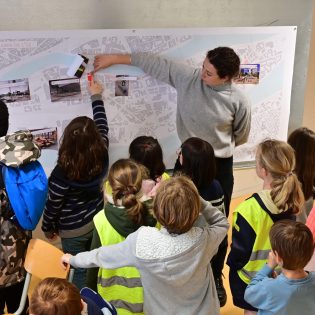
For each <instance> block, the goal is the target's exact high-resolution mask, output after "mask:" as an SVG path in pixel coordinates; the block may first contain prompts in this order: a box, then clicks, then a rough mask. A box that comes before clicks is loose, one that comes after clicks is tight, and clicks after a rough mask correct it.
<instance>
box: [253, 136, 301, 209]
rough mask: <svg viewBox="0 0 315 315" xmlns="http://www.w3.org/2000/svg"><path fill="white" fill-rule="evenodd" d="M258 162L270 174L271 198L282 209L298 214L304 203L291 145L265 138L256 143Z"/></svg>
mask: <svg viewBox="0 0 315 315" xmlns="http://www.w3.org/2000/svg"><path fill="white" fill-rule="evenodd" d="M257 158H258V163H259V164H260V166H262V167H263V168H265V170H266V171H267V172H268V173H269V174H270V175H271V177H272V183H271V193H270V195H271V198H272V200H273V202H274V203H275V205H276V206H277V207H278V208H279V209H280V210H281V211H282V212H285V211H288V210H290V211H291V212H292V214H298V213H299V212H300V210H301V208H302V206H303V204H304V195H303V192H302V188H301V184H300V182H299V180H298V178H297V176H296V175H295V174H294V173H293V170H294V168H295V155H294V150H293V149H292V147H291V146H290V145H289V144H287V143H286V142H284V141H279V140H265V141H263V142H262V143H260V144H259V145H258V151H257Z"/></svg>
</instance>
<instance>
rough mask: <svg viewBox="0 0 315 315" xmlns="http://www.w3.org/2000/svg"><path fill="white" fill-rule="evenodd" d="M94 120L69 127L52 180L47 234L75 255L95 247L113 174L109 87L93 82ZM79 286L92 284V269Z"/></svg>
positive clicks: (80, 273)
mask: <svg viewBox="0 0 315 315" xmlns="http://www.w3.org/2000/svg"><path fill="white" fill-rule="evenodd" d="M89 91H90V93H91V101H92V110H93V120H92V119H91V118H89V117H86V116H80V117H77V118H74V119H73V120H72V121H71V122H70V123H69V125H68V126H67V127H66V128H65V131H64V134H63V137H62V142H61V145H60V148H59V152H58V161H57V165H56V167H55V168H54V169H53V171H52V173H51V175H50V178H49V193H48V199H47V202H46V206H45V209H44V215H43V222H42V230H43V232H44V233H45V236H46V237H47V238H48V239H51V240H53V239H54V238H56V237H57V236H58V235H59V236H60V238H61V244H62V249H63V250H64V251H66V252H70V253H73V254H76V253H79V252H83V251H86V250H88V249H90V247H91V241H92V236H93V217H94V215H95V214H96V213H97V212H98V211H99V210H101V209H103V207H104V198H103V192H102V183H103V181H104V177H105V175H106V173H107V170H108V125H107V117H106V113H105V108H104V103H103V101H102V95H101V94H102V91H103V88H102V86H101V85H100V84H98V83H96V82H94V81H91V83H90V85H89ZM73 283H74V284H75V285H76V286H78V288H79V289H80V288H82V287H84V286H85V285H86V270H83V269H76V270H75V272H74V278H73Z"/></svg>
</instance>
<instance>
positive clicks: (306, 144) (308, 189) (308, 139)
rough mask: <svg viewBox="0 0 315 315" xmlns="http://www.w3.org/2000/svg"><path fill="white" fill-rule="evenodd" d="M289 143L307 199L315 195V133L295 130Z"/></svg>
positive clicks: (301, 129) (305, 129)
mask: <svg viewBox="0 0 315 315" xmlns="http://www.w3.org/2000/svg"><path fill="white" fill-rule="evenodd" d="M288 143H289V144H290V145H291V146H292V148H293V149H294V151H295V158H296V165H295V173H296V175H297V177H298V179H299V181H300V182H301V184H302V189H303V193H304V197H305V199H309V198H310V197H313V195H314V186H315V133H314V132H313V131H312V130H310V129H308V128H305V127H301V128H298V129H296V130H294V131H293V132H292V133H291V134H290V136H289V138H288Z"/></svg>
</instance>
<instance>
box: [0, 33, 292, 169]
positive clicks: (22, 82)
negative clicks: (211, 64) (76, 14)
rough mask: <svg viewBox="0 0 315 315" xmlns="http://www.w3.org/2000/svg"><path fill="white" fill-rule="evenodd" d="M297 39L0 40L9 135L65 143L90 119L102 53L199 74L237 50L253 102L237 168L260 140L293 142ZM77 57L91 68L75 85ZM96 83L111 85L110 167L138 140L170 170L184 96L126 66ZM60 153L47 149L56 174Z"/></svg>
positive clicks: (144, 36)
mask: <svg viewBox="0 0 315 315" xmlns="http://www.w3.org/2000/svg"><path fill="white" fill-rule="evenodd" d="M295 38H296V28H295V27H256V28H209V29H154V30H150V29H147V30H77V31H42V32H39V31H36V32H0V99H3V100H4V101H5V102H6V103H7V104H8V107H9V112H10V131H14V130H17V129H22V128H27V129H31V130H39V129H44V130H45V129H48V130H50V129H51V130H54V133H53V134H54V137H56V134H57V138H58V141H55V142H54V143H57V144H58V142H59V140H60V138H61V136H62V133H63V130H64V128H65V126H66V125H67V124H68V123H69V121H70V120H71V119H73V118H74V117H76V116H80V115H87V116H90V117H91V116H92V110H91V105H90V97H89V93H88V90H87V84H88V82H87V74H88V73H89V72H90V71H92V69H93V59H94V56H95V55H97V54H102V53H119V54H120V53H121V54H124V53H130V52H148V53H156V54H163V55H165V56H168V57H169V58H172V59H175V60H179V61H181V62H183V63H186V64H189V65H191V66H192V67H201V65H202V62H203V59H204V57H205V55H206V53H207V51H208V50H210V49H213V48H215V47H217V46H230V47H232V48H233V49H234V50H235V51H236V52H237V53H238V54H239V56H240V58H241V63H242V65H243V66H242V71H241V73H240V77H239V78H237V79H236V80H235V84H237V85H238V87H239V88H240V89H242V90H243V91H244V93H246V94H247V96H248V98H249V99H250V101H251V104H252V130H251V134H250V139H249V142H248V143H247V144H245V145H242V146H241V147H239V148H237V149H236V152H235V156H234V162H236V163H238V162H245V164H246V163H247V162H250V161H253V160H254V157H255V146H256V145H257V143H259V142H260V141H261V140H262V139H264V138H266V137H272V138H278V139H286V136H287V129H288V121H289V115H290V96H291V84H292V74H293V62H294V47H295ZM78 54H80V55H81V56H84V58H86V59H88V63H87V64H85V67H84V69H83V70H82V71H84V73H83V75H82V76H81V77H80V78H78V77H69V76H68V75H67V72H68V70H69V67H71V65H72V63H73V60H74V59H75V58H76V57H77V56H78ZM95 80H96V81H99V82H100V83H102V84H103V85H104V92H103V98H104V102H105V108H106V112H107V116H108V121H109V128H110V131H109V132H110V158H111V162H113V161H115V160H116V159H118V158H121V157H127V155H128V153H127V152H128V151H127V149H128V146H129V143H130V142H131V140H132V139H134V138H135V137H137V136H139V135H152V136H153V137H156V138H157V139H159V141H160V143H161V145H162V147H163V151H164V157H165V162H166V165H167V167H168V168H172V167H173V166H174V163H175V159H176V154H175V152H176V149H177V148H178V147H179V146H180V141H179V139H178V137H177V133H176V122H175V117H176V97H177V95H176V90H175V89H173V88H172V87H171V86H169V85H167V84H165V83H162V82H160V81H158V80H155V79H153V78H152V77H150V76H149V75H146V74H145V73H144V72H143V71H142V70H141V69H139V68H137V67H133V66H126V65H116V66H113V67H110V68H108V69H104V70H101V71H99V72H98V73H96V74H95ZM192 106H193V104H192ZM56 130H57V132H56ZM47 134H49V133H47ZM46 140H47V139H46ZM46 140H45V139H44V140H43V142H44V143H49V141H48V142H47V141H46ZM56 148H57V146H56V145H54V148H53V149H52V148H51V147H50V146H45V150H43V154H42V158H41V159H42V163H43V165H44V167H45V169H46V170H47V171H48V172H49V171H50V170H51V169H52V168H53V166H54V163H55V161H56V158H57V150H56Z"/></svg>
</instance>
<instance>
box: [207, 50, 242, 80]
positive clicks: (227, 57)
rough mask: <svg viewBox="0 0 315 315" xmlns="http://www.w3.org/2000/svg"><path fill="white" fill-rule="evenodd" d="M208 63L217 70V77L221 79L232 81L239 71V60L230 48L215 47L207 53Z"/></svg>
mask: <svg viewBox="0 0 315 315" xmlns="http://www.w3.org/2000/svg"><path fill="white" fill-rule="evenodd" d="M207 58H208V60H209V62H210V63H211V64H212V65H213V66H214V67H215V69H216V70H217V74H218V76H219V77H220V78H221V79H223V78H225V77H228V78H229V80H231V79H233V78H234V77H235V76H236V75H238V74H239V71H240V58H239V56H238V55H237V54H236V53H235V51H234V50H233V49H232V48H230V47H217V48H215V49H212V50H209V51H208V53H207Z"/></svg>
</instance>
